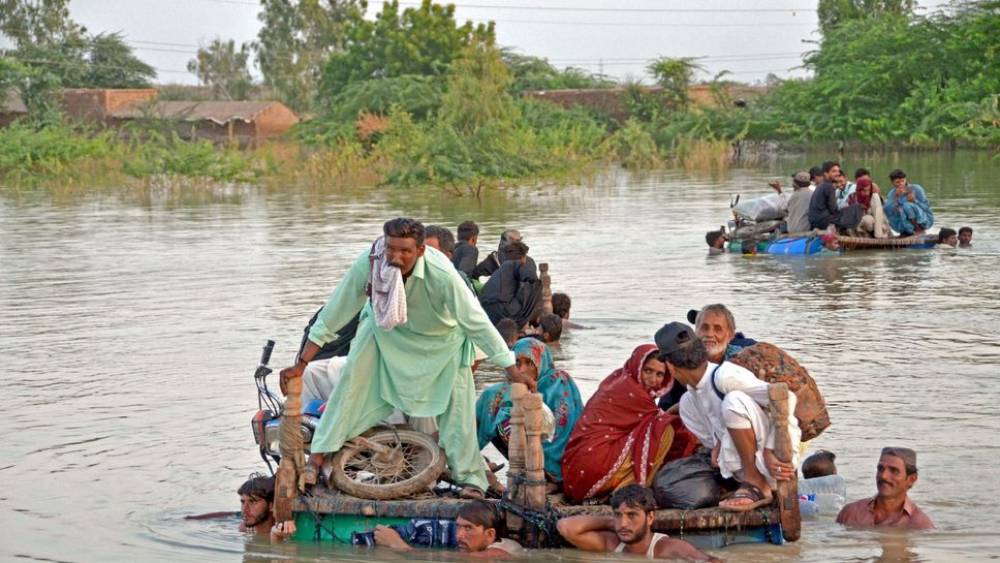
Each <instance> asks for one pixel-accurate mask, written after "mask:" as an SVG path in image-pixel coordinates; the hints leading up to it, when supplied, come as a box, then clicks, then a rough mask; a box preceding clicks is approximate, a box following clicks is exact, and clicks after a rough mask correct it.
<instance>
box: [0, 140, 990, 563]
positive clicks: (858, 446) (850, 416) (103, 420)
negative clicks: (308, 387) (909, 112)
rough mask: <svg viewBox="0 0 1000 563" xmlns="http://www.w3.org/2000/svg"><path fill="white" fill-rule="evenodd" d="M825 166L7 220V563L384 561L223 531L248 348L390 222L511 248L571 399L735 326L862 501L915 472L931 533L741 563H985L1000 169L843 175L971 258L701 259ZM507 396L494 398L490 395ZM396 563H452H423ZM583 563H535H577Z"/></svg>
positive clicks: (181, 198)
mask: <svg viewBox="0 0 1000 563" xmlns="http://www.w3.org/2000/svg"><path fill="white" fill-rule="evenodd" d="M821 158H822V156H821V155H797V156H793V157H789V158H785V159H781V160H777V161H774V162H769V163H764V164H762V165H761V166H758V167H755V168H734V169H731V170H729V171H726V172H724V173H722V174H715V175H713V174H701V173H693V172H685V171H666V172H658V173H650V174H641V175H629V174H625V173H623V172H620V171H608V172H607V173H605V174H603V175H601V176H600V177H598V178H597V179H596V180H595V181H594V182H589V183H588V184H587V185H583V186H567V187H561V188H560V187H524V188H519V189H511V190H506V191H505V192H503V193H499V194H491V195H489V196H488V197H486V198H485V199H484V200H482V201H476V200H474V199H468V198H465V199H457V198H454V197H452V196H448V195H443V194H442V193H441V192H439V191H434V190H430V191H405V190H392V189H376V190H369V191H365V192H361V193H352V194H342V193H336V192H330V193H325V192H317V191H310V190H305V189H302V190H298V189H284V190H273V189H272V190H265V189H261V188H255V187H228V188H220V189H202V188H199V189H192V190H170V189H150V190H141V191H136V190H110V191H108V190H104V191H99V192H96V193H92V194H89V195H65V194H63V195H59V194H54V193H51V192H38V191H29V192H24V191H13V190H10V189H3V191H2V194H0V351H2V353H3V367H4V378H3V381H4V394H3V397H4V398H5V403H6V406H5V409H4V411H5V418H6V419H7V420H6V422H5V423H4V424H3V425H2V428H3V439H2V449H0V451H2V453H0V478H2V479H0V482H2V483H3V486H2V490H0V530H2V532H0V536H2V537H3V541H2V542H0V559H4V560H11V559H16V560H39V561H95V560H102V561H117V560H128V561H134V560H148V561H158V560H162V561H182V560H183V561H237V560H241V559H243V560H247V561H258V560H285V559H299V560H307V561H309V560H352V561H373V560H374V561H394V560H401V559H403V557H402V556H400V555H397V554H395V553H392V552H384V551H381V550H376V551H374V552H368V551H354V550H353V549H350V548H338V547H333V546H329V545H320V546H317V545H304V544H298V545H286V546H278V547H272V546H270V545H268V544H267V543H266V542H261V541H259V540H257V539H254V538H247V537H245V536H243V535H241V534H240V533H238V532H237V531H236V520H235V519H231V520H222V521H213V522H191V521H184V520H182V519H181V517H182V516H183V515H185V514H191V513H201V512H208V511H216V510H224V509H232V510H234V511H235V510H237V508H238V504H237V498H236V495H235V492H234V491H235V489H236V487H237V486H238V485H239V484H240V483H241V482H242V480H243V479H244V478H245V477H246V476H247V474H248V473H250V472H252V471H258V470H261V469H262V468H263V465H262V463H261V461H260V459H259V458H258V457H257V453H256V451H255V449H254V446H253V441H252V437H251V432H250V425H249V420H250V416H251V415H252V414H253V412H254V410H255V409H256V402H255V395H254V387H253V384H252V381H251V378H250V374H251V371H252V369H253V367H254V366H255V363H256V360H257V357H258V354H259V350H260V346H261V345H262V343H263V342H264V340H265V339H267V338H274V339H275V340H276V341H277V342H278V344H277V348H276V350H275V354H274V360H273V361H272V364H274V365H276V366H281V365H282V364H284V363H286V362H288V361H289V360H291V358H292V355H293V354H294V351H295V347H296V346H297V344H298V341H299V338H300V335H301V329H302V325H303V323H304V322H305V321H306V320H307V319H308V317H309V316H310V315H311V314H312V312H313V311H314V310H315V309H316V308H317V307H318V306H319V305H320V304H321V303H322V302H323V300H324V299H325V298H326V296H327V294H328V293H329V291H330V290H331V289H332V287H333V286H334V285H335V284H336V282H337V280H338V279H339V277H340V276H341V274H342V273H343V271H344V270H345V268H346V267H347V265H348V264H349V262H350V260H351V259H352V258H353V257H354V256H356V255H357V254H358V253H359V252H361V251H362V250H364V248H365V247H366V245H367V244H369V243H370V241H371V240H372V238H373V237H374V236H376V235H377V234H378V230H379V227H380V225H381V223H382V222H383V221H384V220H385V219H386V218H389V217H392V216H396V215H401V214H406V215H413V216H416V217H419V218H422V219H423V220H425V221H426V222H427V223H442V224H446V225H450V226H452V227H454V226H455V225H457V224H458V223H459V222H460V221H462V220H465V219H474V220H476V221H477V222H478V223H479V224H480V225H481V226H482V229H483V233H482V235H481V244H480V246H481V248H482V249H483V251H484V252H485V251H487V250H488V249H489V248H490V247H493V246H494V245H495V244H496V241H497V236H498V234H499V232H500V231H501V230H502V228H504V227H518V228H520V229H521V231H522V232H523V233H524V235H525V240H526V242H527V243H528V244H529V245H530V246H531V254H532V255H533V256H536V257H538V258H539V259H540V260H544V261H547V262H549V263H550V264H551V265H552V277H553V286H554V288H555V289H556V290H561V291H565V292H568V293H569V294H570V295H571V296H572V298H573V317H574V319H575V320H577V321H578V322H580V323H582V324H584V325H587V326H589V327H591V328H590V329H589V330H579V331H575V332H572V333H570V334H568V335H567V336H566V337H565V339H564V341H563V343H562V346H561V348H560V349H559V350H558V351H557V353H556V357H557V360H558V364H559V365H560V367H562V368H564V369H567V370H568V371H569V372H570V373H571V374H573V376H574V377H575V378H576V379H577V381H578V384H579V385H580V387H581V390H582V392H583V394H584V397H587V396H589V395H590V393H592V392H593V390H594V389H595V387H596V385H597V383H598V382H599V381H600V380H601V379H602V378H603V377H605V376H606V375H607V374H608V373H610V372H611V371H612V370H613V369H615V368H616V367H618V366H620V365H621V364H622V363H623V362H624V361H625V359H626V358H627V356H628V354H629V352H630V351H631V350H632V348H633V347H634V346H635V345H636V344H639V343H641V342H644V341H648V340H650V339H651V337H652V334H653V332H654V331H655V330H656V329H657V328H658V327H659V326H660V325H661V324H662V323H664V322H666V321H670V320H682V319H683V317H684V314H685V312H686V311H687V310H688V309H689V308H691V307H696V306H699V305H702V304H705V303H708V302H720V301H721V302H725V303H727V304H729V305H730V306H731V307H732V308H733V310H734V311H735V314H736V317H737V324H738V325H739V328H740V329H741V330H743V331H744V332H746V333H747V334H748V335H750V336H752V337H754V338H757V339H761V340H767V341H770V342H774V343H777V344H779V345H781V346H783V347H785V348H786V349H788V350H789V351H791V352H792V353H793V354H794V355H795V356H796V357H797V358H798V359H799V360H800V361H801V362H802V363H803V364H804V365H805V366H806V367H808V368H809V369H810V371H811V372H812V373H813V375H814V376H815V377H816V379H817V380H818V381H819V383H820V386H821V389H822V390H823V392H824V394H825V396H826V398H827V400H828V401H829V404H830V410H831V416H832V419H833V426H832V427H831V428H830V429H829V430H828V431H827V432H826V433H825V434H823V435H822V436H821V437H820V438H818V439H817V440H816V441H815V442H814V444H813V448H820V447H821V448H826V449H830V450H832V451H834V452H836V453H837V456H838V459H837V463H838V466H839V467H840V472H841V473H842V474H843V475H844V476H845V478H846V479H847V482H848V493H849V497H850V498H852V499H857V498H861V497H862V496H868V495H871V494H873V493H874V482H873V481H874V479H873V474H874V464H875V461H876V456H877V453H878V451H879V449H880V448H881V447H882V446H884V445H887V444H895V445H904V446H909V447H913V448H914V449H916V450H917V451H918V452H919V456H920V460H919V461H920V470H921V473H920V480H919V481H918V483H917V485H916V487H915V489H914V490H913V494H912V496H913V498H914V499H915V500H916V502H918V503H919V504H920V505H921V506H922V507H923V508H924V509H925V510H926V511H927V512H928V513H929V514H930V515H931V517H932V518H933V519H934V520H935V522H936V523H937V525H938V530H936V531H934V532H930V533H912V534H883V533H873V532H858V531H849V530H845V529H843V528H841V527H840V526H837V525H836V524H835V523H833V519H832V517H831V516H826V517H823V518H821V519H820V520H818V521H810V522H806V523H805V525H804V529H803V537H802V540H801V541H799V542H798V543H796V544H791V545H785V546H781V547H776V546H763V545H755V546H732V547H728V548H725V549H722V550H718V551H716V552H715V553H716V554H717V555H719V556H722V557H725V558H727V559H729V560H759V561H829V560H851V561H867V560H904V561H962V560H964V561H979V560H983V559H987V558H996V557H997V555H1000V530H998V527H997V524H996V522H997V521H998V520H1000V508H998V503H997V502H996V499H997V498H998V496H1000V484H998V483H1000V479H997V470H996V467H997V462H996V460H997V457H998V454H1000V438H998V433H997V431H998V427H1000V417H998V415H1000V408H998V406H997V404H998V402H1000V394H998V389H1000V384H998V379H1000V220H998V216H1000V184H998V180H1000V174H998V171H1000V161H998V160H996V159H992V160H991V159H990V158H989V155H984V154H981V153H958V154H951V153H941V154H936V153H932V154H904V155H895V156H882V157H879V158H874V157H871V158H867V159H862V158H851V159H848V160H847V162H846V163H845V164H846V165H845V169H848V170H853V168H854V167H856V166H859V165H862V164H865V165H868V166H869V167H870V168H872V169H873V170H874V172H875V175H876V179H877V181H879V182H880V183H882V184H883V185H888V180H887V179H884V178H885V176H886V175H887V173H888V171H889V170H890V169H891V168H894V167H896V166H897V165H898V166H902V167H903V168H904V169H906V170H907V171H908V172H909V174H910V177H911V179H912V180H914V181H916V182H917V183H920V184H922V185H923V186H924V187H925V188H927V192H928V195H929V197H930V199H931V202H932V204H933V206H934V210H935V214H936V216H937V224H936V225H935V229H936V228H937V227H938V226H951V227H956V228H957V227H959V226H962V225H971V226H972V227H974V229H975V239H974V248H973V249H971V250H959V251H942V250H932V251H898V252H881V253H879V252H866V253H862V252H858V253H854V254H850V255H847V256H844V257H839V258H814V259H803V258H791V259H776V258H774V257H764V256H761V257H754V258H744V257H741V256H730V255H726V256H719V257H709V256H707V255H706V248H705V244H704V241H703V233H704V231H705V230H706V229H707V228H709V227H713V226H717V225H719V224H721V223H723V222H724V221H725V218H726V214H727V204H728V199H729V195H730V194H732V193H736V192H741V193H743V194H764V193H767V192H768V188H767V186H766V184H767V181H769V180H770V179H772V178H776V177H787V176H788V175H789V174H790V173H791V172H793V171H794V170H795V169H797V168H801V167H802V166H803V165H805V164H806V163H813V162H818V161H819V160H820V159H821ZM498 376H499V374H498V372H497V371H496V370H490V369H487V370H485V371H484V372H483V373H482V374H480V376H479V383H480V385H484V384H487V383H489V382H491V381H492V380H495V379H496V378H497V377H498ZM405 558H406V559H407V560H414V559H418V560H419V559H429V560H434V559H442V558H447V556H446V555H443V554H439V553H431V552H419V553H417V554H416V555H412V554H411V555H407V556H406V557H405ZM595 558H600V557H599V556H592V555H586V554H581V553H578V552H572V551H560V552H551V551H549V552H544V551H543V552H537V553H533V554H532V555H531V556H530V559H533V560H537V561H545V560H553V561H554V560H568V561H575V560H591V559H595Z"/></svg>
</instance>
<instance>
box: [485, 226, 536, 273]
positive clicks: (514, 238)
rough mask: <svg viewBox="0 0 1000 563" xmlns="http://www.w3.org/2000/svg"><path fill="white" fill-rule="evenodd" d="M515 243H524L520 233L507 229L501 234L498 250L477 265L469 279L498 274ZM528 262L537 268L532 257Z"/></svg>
mask: <svg viewBox="0 0 1000 563" xmlns="http://www.w3.org/2000/svg"><path fill="white" fill-rule="evenodd" d="M515 242H524V241H523V240H522V238H521V232H520V231H518V230H516V229H507V230H505V231H504V232H502V233H500V244H499V245H497V249H496V250H494V251H493V252H490V253H489V255H487V256H486V258H483V260H482V262H480V263H478V264H476V267H475V268H473V269H472V273H471V274H469V277H470V278H472V279H474V280H478V279H479V278H481V277H483V276H486V277H490V276H492V275H493V272H496V271H497V270H498V269H499V268H500V266H501V265H502V264H503V263H504V262H505V261H506V260H507V259H508V256H507V247H508V246H510V245H511V244H512V243H515ZM527 261H528V263H529V264H531V267H532V268H535V261H534V260H532V259H531V257H530V256H529V257H528V259H527ZM535 269H537V268H535Z"/></svg>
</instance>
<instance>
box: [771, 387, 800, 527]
mask: <svg viewBox="0 0 1000 563" xmlns="http://www.w3.org/2000/svg"><path fill="white" fill-rule="evenodd" d="M788 393H789V391H788V384H786V383H771V384H770V385H768V386H767V396H768V398H769V399H770V400H771V424H772V426H773V427H774V456H775V457H777V458H778V459H779V460H781V461H784V462H785V463H791V462H792V454H793V452H792V438H791V436H790V435H789V433H788ZM777 484H778V491H777V497H778V511H779V514H780V517H781V530H782V534H783V535H784V536H785V539H786V540H788V541H796V540H798V539H799V535H800V534H801V532H802V517H801V515H800V514H799V482H798V480H797V479H790V480H787V481H778V482H777Z"/></svg>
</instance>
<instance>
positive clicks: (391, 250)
mask: <svg viewBox="0 0 1000 563" xmlns="http://www.w3.org/2000/svg"><path fill="white" fill-rule="evenodd" d="M382 233H383V234H385V255H386V259H387V260H388V261H389V264H390V265H392V266H395V267H397V268H399V269H400V270H402V271H403V275H404V276H407V275H409V274H410V272H412V271H413V267H414V266H415V265H416V264H417V260H418V259H419V258H420V257H421V256H423V255H424V250H425V249H426V247H425V246H424V225H423V223H421V222H420V221H417V220H416V219H410V218H408V217H397V218H395V219H391V220H389V221H386V222H385V224H384V225H382Z"/></svg>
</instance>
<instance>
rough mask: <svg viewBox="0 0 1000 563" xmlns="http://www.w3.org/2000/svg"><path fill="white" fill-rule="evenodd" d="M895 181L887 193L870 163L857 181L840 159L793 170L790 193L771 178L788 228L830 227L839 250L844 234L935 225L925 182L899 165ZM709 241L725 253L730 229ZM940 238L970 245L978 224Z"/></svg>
mask: <svg viewBox="0 0 1000 563" xmlns="http://www.w3.org/2000/svg"><path fill="white" fill-rule="evenodd" d="M889 181H890V182H891V184H892V187H891V188H889V189H888V190H887V192H886V193H884V194H883V192H882V189H881V188H880V187H879V185H878V184H877V183H875V181H874V180H873V179H872V176H871V172H869V170H868V169H867V168H858V169H857V170H855V171H854V181H853V182H852V181H848V179H847V177H846V175H845V174H844V172H843V170H842V169H841V166H840V163H839V162H837V161H833V160H831V161H827V162H824V163H823V164H822V165H821V166H814V167H812V168H811V169H810V170H809V171H808V172H806V171H801V172H796V173H795V174H793V175H792V192H791V193H790V194H788V193H785V192H784V191H783V189H782V185H781V182H778V181H774V182H771V183H770V186H771V187H772V188H773V189H774V190H775V191H776V192H777V194H778V195H777V201H776V205H777V206H778V208H779V210H780V211H781V214H782V215H783V221H784V227H783V229H782V230H783V231H784V232H787V233H803V234H804V233H808V232H813V231H816V230H820V231H826V233H825V234H824V235H823V236H824V238H823V242H824V248H825V250H828V251H839V245H838V244H836V241H837V236H838V235H846V236H854V237H866V238H877V239H881V238H890V237H892V236H894V233H898V236H900V237H909V236H914V235H923V234H925V233H926V231H927V230H928V229H930V228H931V226H932V225H933V224H934V212H933V211H932V210H931V205H930V201H929V200H928V199H927V194H926V192H925V191H924V188H923V186H921V185H919V184H913V183H910V181H909V179H908V178H907V176H906V172H904V171H903V170H901V169H898V168H897V169H895V170H893V171H892V172H890V173H889ZM771 197H774V196H771ZM962 233H965V238H964V239H963V238H962V236H960V235H961V234H962ZM952 236H954V237H955V238H954V239H953V238H951V237H952ZM706 242H707V243H708V245H709V247H710V251H713V253H714V252H721V250H722V248H723V245H724V244H725V242H726V234H725V232H724V231H709V232H708V233H707V234H706ZM937 242H938V243H939V244H944V245H948V246H951V247H956V246H961V247H963V248H967V247H970V246H972V229H971V228H970V227H962V228H961V229H960V230H959V232H956V231H955V230H954V229H950V228H942V229H941V231H940V233H939V235H938V240H937Z"/></svg>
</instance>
